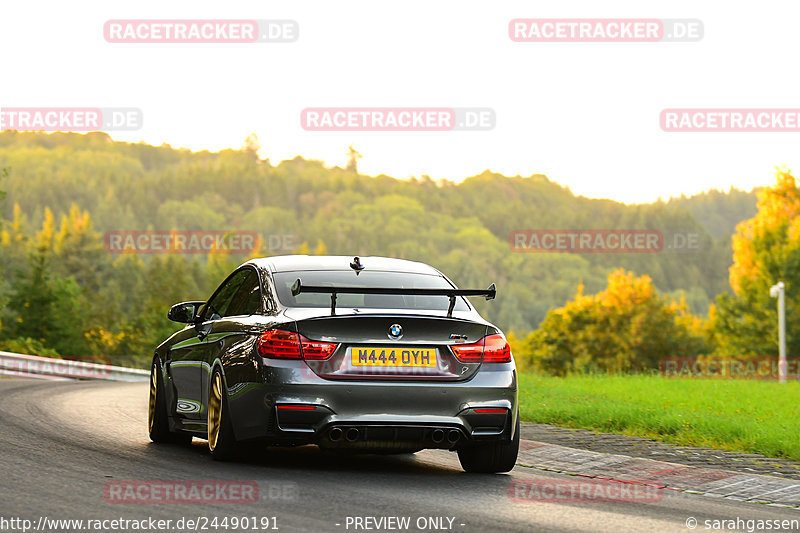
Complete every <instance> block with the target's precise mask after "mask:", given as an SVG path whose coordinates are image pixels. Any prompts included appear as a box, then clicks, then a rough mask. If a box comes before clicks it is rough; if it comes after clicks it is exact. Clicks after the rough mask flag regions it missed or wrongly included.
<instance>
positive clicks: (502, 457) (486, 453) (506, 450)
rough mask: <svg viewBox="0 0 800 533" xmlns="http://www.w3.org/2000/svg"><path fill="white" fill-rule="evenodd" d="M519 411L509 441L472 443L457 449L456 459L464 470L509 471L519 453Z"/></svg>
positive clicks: (480, 471)
mask: <svg viewBox="0 0 800 533" xmlns="http://www.w3.org/2000/svg"><path fill="white" fill-rule="evenodd" d="M519 432H520V427H519V413H517V424H516V429H515V430H514V438H513V439H512V440H511V442H491V443H488V444H477V445H476V444H473V445H470V446H464V447H463V448H459V450H458V460H459V462H460V463H461V468H463V469H464V470H465V471H466V472H478V473H500V472H509V471H511V469H512V468H514V465H515V464H516V463H517V455H518V454H519Z"/></svg>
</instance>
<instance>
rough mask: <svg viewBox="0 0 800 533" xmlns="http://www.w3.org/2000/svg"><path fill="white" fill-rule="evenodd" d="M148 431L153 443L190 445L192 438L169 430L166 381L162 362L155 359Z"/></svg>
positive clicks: (148, 414)
mask: <svg viewBox="0 0 800 533" xmlns="http://www.w3.org/2000/svg"><path fill="white" fill-rule="evenodd" d="M147 429H148V433H149V434H150V440H152V441H153V442H156V443H159V444H163V443H176V444H188V443H190V442H191V441H192V436H191V435H188V434H185V433H173V432H171V431H170V430H169V421H168V420H167V400H166V396H165V394H164V380H163V379H161V362H160V361H159V359H158V357H155V358H154V359H153V364H152V366H151V367H150V395H149V398H148V409H147Z"/></svg>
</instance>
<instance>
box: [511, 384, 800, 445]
mask: <svg viewBox="0 0 800 533" xmlns="http://www.w3.org/2000/svg"><path fill="white" fill-rule="evenodd" d="M519 383H520V405H521V407H520V412H521V416H522V420H525V421H529V422H539V423H546V424H555V425H559V426H567V427H574V428H587V429H594V430H598V431H603V432H608V433H617V434H622V435H634V436H638V437H647V438H652V439H656V440H660V441H664V442H672V443H675V444H682V445H688V446H705V447H709V448H719V449H723V450H734V451H742V452H748V453H761V454H764V455H766V456H768V457H783V458H787V459H794V460H800V383H798V382H789V383H786V384H784V385H781V384H780V383H777V382H774V381H750V380H701V379H672V378H664V377H661V376H645V375H641V376H578V377H568V378H556V377H547V376H536V375H531V374H524V373H523V374H520V375H519Z"/></svg>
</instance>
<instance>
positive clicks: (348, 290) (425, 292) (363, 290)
mask: <svg viewBox="0 0 800 533" xmlns="http://www.w3.org/2000/svg"><path fill="white" fill-rule="evenodd" d="M301 292H315V293H324V294H330V295H331V316H334V315H335V314H336V295H337V294H400V295H409V296H447V297H448V298H450V305H449V306H448V308H447V316H448V318H449V317H452V316H453V308H454V307H455V305H456V297H457V296H483V297H484V298H486V299H487V300H494V297H495V296H496V294H497V288H496V287H495V286H494V283H492V284H491V285H489V288H488V289H403V288H397V287H323V286H320V285H303V282H302V281H301V280H300V278H297V279H296V280H295V282H294V283H293V284H292V296H297V295H298V294H300V293H301Z"/></svg>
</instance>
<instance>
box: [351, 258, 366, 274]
mask: <svg viewBox="0 0 800 533" xmlns="http://www.w3.org/2000/svg"><path fill="white" fill-rule="evenodd" d="M350 268H352V269H353V270H355V271H356V276H358V275H359V274H360V273H361V271H362V270H364V265H362V264H361V259H359V258H358V256H355V257H354V258H353V260H352V261H351V262H350Z"/></svg>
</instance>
